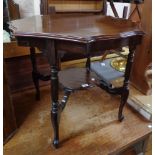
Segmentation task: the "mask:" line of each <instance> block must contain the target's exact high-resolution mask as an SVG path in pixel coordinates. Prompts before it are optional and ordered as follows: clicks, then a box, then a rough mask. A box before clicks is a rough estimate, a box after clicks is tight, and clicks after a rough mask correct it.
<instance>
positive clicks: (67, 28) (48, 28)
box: [10, 15, 144, 42]
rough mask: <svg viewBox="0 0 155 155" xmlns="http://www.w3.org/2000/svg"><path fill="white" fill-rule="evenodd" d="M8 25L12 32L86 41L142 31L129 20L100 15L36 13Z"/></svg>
mask: <svg viewBox="0 0 155 155" xmlns="http://www.w3.org/2000/svg"><path fill="white" fill-rule="evenodd" d="M10 29H11V30H12V31H13V35H15V36H27V37H41V38H53V39H63V40H75V41H86V42H91V41H95V40H97V39H110V38H126V37H130V36H136V35H143V34H144V33H143V31H142V30H141V29H140V28H139V26H138V25H137V24H136V23H134V22H132V21H130V20H126V19H120V18H113V17H111V16H103V15H72V16H71V15H44V16H42V15H38V16H33V17H28V18H24V19H18V20H14V21H11V22H10Z"/></svg>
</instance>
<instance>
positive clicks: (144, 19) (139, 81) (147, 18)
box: [131, 0, 152, 94]
mask: <svg viewBox="0 0 155 155" xmlns="http://www.w3.org/2000/svg"><path fill="white" fill-rule="evenodd" d="M151 10H152V0H145V1H144V5H142V12H141V25H142V27H143V30H144V31H145V33H146V34H145V37H144V39H143V41H142V44H141V45H140V46H139V47H138V48H137V51H136V54H135V59H134V64H133V69H132V74H131V82H132V84H133V85H134V86H135V87H136V88H138V89H139V90H140V91H142V92H143V93H144V94H150V93H151V88H150V86H149V84H148V81H147V78H146V77H145V72H146V69H147V67H148V65H150V64H151V63H152V11H151ZM136 19H137V18H136V16H133V20H136Z"/></svg>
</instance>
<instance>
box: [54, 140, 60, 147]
mask: <svg viewBox="0 0 155 155" xmlns="http://www.w3.org/2000/svg"><path fill="white" fill-rule="evenodd" d="M53 146H54V148H56V149H57V148H58V147H59V140H57V139H54V140H53Z"/></svg>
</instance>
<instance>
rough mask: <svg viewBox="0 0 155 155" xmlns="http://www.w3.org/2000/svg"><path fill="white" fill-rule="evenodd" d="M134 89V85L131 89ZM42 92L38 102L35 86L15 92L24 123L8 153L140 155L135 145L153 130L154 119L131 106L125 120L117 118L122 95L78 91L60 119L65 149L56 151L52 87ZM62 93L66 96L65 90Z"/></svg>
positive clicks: (15, 99) (61, 137) (148, 148)
mask: <svg viewBox="0 0 155 155" xmlns="http://www.w3.org/2000/svg"><path fill="white" fill-rule="evenodd" d="M132 89H133V87H132V86H131V87H130V90H131V92H133V91H132ZM137 91H138V90H137ZM138 92H139V91H138ZM139 93H140V92H139ZM41 94H42V97H41V100H40V101H35V99H34V90H32V89H31V90H27V91H24V92H18V93H16V94H14V95H13V101H14V104H15V106H16V111H17V120H18V122H21V123H20V124H21V125H20V128H19V130H18V134H16V135H15V136H14V137H13V138H12V139H11V140H10V141H9V142H8V143H7V144H6V145H4V154H11V153H12V152H13V153H14V154H21V155H23V154H34V155H37V154H43V155H51V154H52V155H54V154H56V155H65V154H67V155H73V154H76V155H83V154H86V155H107V154H113V155H118V154H119V153H120V154H121V155H136V153H135V152H134V151H133V149H134V146H135V144H138V143H141V142H142V141H143V140H144V139H145V138H147V137H148V136H149V135H150V134H151V132H152V129H151V128H149V126H150V125H151V122H150V121H147V120H145V119H144V118H143V117H142V116H141V115H140V114H139V113H137V112H135V111H134V110H132V108H131V107H129V106H126V107H125V109H124V110H125V116H126V119H125V121H123V122H122V123H120V122H119V121H118V120H117V117H116V116H117V110H118V105H119V100H120V99H119V98H118V96H113V97H112V96H111V95H109V94H107V93H106V92H104V91H102V89H100V88H98V87H94V88H92V89H90V90H89V91H87V90H84V91H79V92H77V93H74V94H72V95H71V97H70V98H69V102H68V105H67V106H66V107H65V110H64V111H63V113H62V114H61V120H60V121H61V127H60V139H61V141H62V143H61V148H60V149H58V150H55V149H54V148H51V144H50V143H49V141H48V140H47V139H50V140H51V136H52V135H53V130H51V124H50V123H49V122H50V116H49V109H50V108H51V99H50V97H49V96H50V87H49V86H46V87H42V88H41ZM28 96H29V97H28ZM60 96H63V92H62V91H60ZM95 96H97V97H96V98H95ZM132 96H135V93H133V94H132ZM34 129H35V130H34ZM30 133H31V134H30ZM25 140H26V142H25ZM149 143H151V139H150V142H149ZM129 149H132V154H131V152H130V154H129V153H128V151H127V150H129ZM125 150H126V151H125ZM124 151H125V152H124ZM146 151H147V152H144V153H145V155H151V144H150V145H149V146H148V147H147V149H146ZM148 151H149V152H148ZM121 152H122V153H121Z"/></svg>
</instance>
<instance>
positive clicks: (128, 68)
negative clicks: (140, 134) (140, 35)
mask: <svg viewBox="0 0 155 155" xmlns="http://www.w3.org/2000/svg"><path fill="white" fill-rule="evenodd" d="M134 52H135V47H134V46H130V47H129V55H128V60H127V65H126V70H125V77H124V84H123V89H122V94H121V103H120V107H119V112H118V119H119V121H122V120H123V119H124V116H123V114H122V113H123V108H124V105H125V103H126V101H127V99H128V96H129V87H128V85H129V77H130V72H131V67H132V63H133V58H134Z"/></svg>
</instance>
